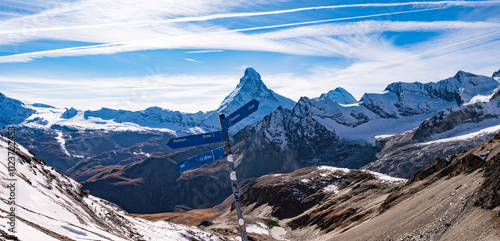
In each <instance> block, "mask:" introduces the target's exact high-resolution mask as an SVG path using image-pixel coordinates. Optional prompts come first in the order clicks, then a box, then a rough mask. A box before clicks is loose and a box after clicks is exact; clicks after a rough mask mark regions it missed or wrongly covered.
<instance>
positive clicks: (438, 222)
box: [322, 134, 500, 240]
mask: <svg viewBox="0 0 500 241" xmlns="http://www.w3.org/2000/svg"><path fill="white" fill-rule="evenodd" d="M499 153H500V134H497V135H496V136H494V137H493V138H492V139H490V140H489V141H487V142H486V143H484V144H482V145H479V146H477V147H475V148H473V149H470V150H468V151H464V152H463V153H461V154H458V155H456V156H450V157H446V158H440V159H438V160H436V161H435V162H434V163H433V164H431V165H430V166H428V167H426V168H425V169H423V170H421V171H420V172H418V173H417V174H415V175H414V176H413V177H412V178H411V179H410V180H409V181H408V183H406V185H405V186H403V187H400V188H398V189H397V190H395V191H394V192H392V193H391V194H390V196H389V197H388V198H387V199H386V200H385V201H384V203H383V204H382V205H381V206H380V211H381V214H379V215H378V216H376V217H374V218H372V219H370V220H368V221H367V222H365V223H363V224H360V225H358V226H356V227H353V228H351V229H349V230H347V231H345V232H341V231H340V230H338V231H334V232H331V233H330V234H328V235H327V236H325V237H323V238H324V240H498V239H500V231H499V230H500V222H499V221H500V219H499V218H500V194H499V191H498V190H500V186H499V185H500V179H499V178H500V175H499V174H500V172H499V167H500V154H499ZM322 240H323V239H322Z"/></svg>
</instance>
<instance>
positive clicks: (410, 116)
mask: <svg viewBox="0 0 500 241" xmlns="http://www.w3.org/2000/svg"><path fill="white" fill-rule="evenodd" d="M497 75H498V74H494V75H493V77H487V76H479V75H475V74H472V73H467V72H464V71H459V72H458V73H456V75H454V76H453V77H450V78H448V79H445V80H442V81H439V82H437V83H427V84H423V83H419V82H415V83H401V82H400V83H393V84H390V85H388V86H387V88H386V89H385V90H384V92H383V93H379V94H374V93H367V94H365V95H364V96H363V97H362V98H361V99H360V100H359V101H356V100H355V99H354V98H353V97H352V95H350V94H349V93H348V92H347V91H345V90H344V89H342V88H336V89H334V90H332V91H329V92H328V93H325V94H322V95H321V96H320V97H316V98H308V97H302V98H301V99H300V100H299V101H298V102H297V103H295V102H293V101H291V100H289V99H287V98H285V97H283V96H280V95H278V94H276V93H275V92H273V91H272V90H270V89H268V88H267V87H266V86H265V84H264V83H263V82H262V80H261V77H260V75H259V74H258V73H257V72H256V71H255V70H254V69H251V68H249V69H247V70H246V71H245V74H244V76H243V77H242V78H241V79H240V82H239V84H238V86H237V87H236V88H235V90H234V91H233V92H231V93H230V94H229V95H228V96H227V97H226V98H225V99H224V100H223V102H222V104H221V106H220V107H219V108H218V109H217V110H214V111H210V112H199V113H181V112H177V111H171V110H165V109H161V108H158V107H151V108H148V109H146V110H143V111H126V110H112V109H106V108H103V109H101V110H98V111H81V110H77V109H74V108H69V109H57V108H54V107H50V106H46V105H43V104H24V103H22V102H21V101H17V100H13V99H10V98H8V97H5V96H4V95H2V96H1V98H0V100H1V101H0V107H1V108H2V109H3V110H6V111H5V112H2V115H1V116H0V120H1V121H2V126H6V125H9V124H17V125H19V126H20V127H21V128H20V131H19V134H18V136H19V142H20V143H22V144H23V145H25V146H27V147H29V148H30V149H32V150H33V151H34V153H36V154H37V156H38V157H40V158H43V159H45V160H49V161H50V163H49V164H50V165H53V166H54V167H56V168H57V169H59V170H60V171H62V172H65V173H66V174H67V175H69V176H70V177H73V178H75V179H76V180H78V181H81V182H83V184H84V186H85V187H86V188H89V189H90V190H91V191H92V193H93V194H95V195H97V196H100V197H103V198H106V199H108V200H110V201H113V202H116V203H117V204H119V205H120V206H121V207H123V208H124V209H125V210H127V211H131V212H136V213H152V212H162V211H172V210H186V209H192V208H204V207H211V206H214V205H216V204H218V203H220V202H222V201H223V200H224V199H225V198H226V197H227V196H229V195H230V189H228V188H226V186H228V185H229V184H228V179H227V177H228V174H227V171H226V166H225V163H223V161H217V162H214V163H211V164H208V165H206V166H204V167H202V168H198V169H195V170H191V171H188V172H185V173H183V174H180V173H177V172H176V171H175V170H174V169H173V166H175V163H176V162H178V161H180V160H182V159H184V158H187V157H189V156H193V155H196V154H199V153H200V152H202V151H206V150H208V149H209V148H212V147H216V146H217V145H216V144H214V145H212V146H207V147H197V148H193V149H186V150H181V151H179V152H175V153H173V150H172V149H170V148H168V147H167V146H166V143H167V142H168V140H169V139H170V138H172V137H175V136H179V135H186V134H190V133H200V132H205V131H211V130H215V129H218V128H219V124H218V114H219V113H226V114H227V113H231V112H232V111H234V110H235V109H237V108H238V107H240V106H241V105H243V104H245V103H246V102H248V101H249V100H251V99H253V98H256V99H257V100H259V101H260V102H261V105H260V107H259V111H258V112H256V113H254V114H252V115H251V116H250V117H248V118H247V119H245V120H244V121H242V122H240V123H239V125H238V126H236V129H235V130H234V131H233V132H232V133H231V134H233V144H234V145H233V146H234V148H233V150H234V152H235V156H236V168H237V172H238V174H239V177H240V178H241V180H242V182H243V183H248V182H250V181H252V180H254V179H255V178H258V177H260V176H262V175H266V174H270V173H288V172H292V171H295V170H298V169H300V168H303V167H309V166H317V165H328V166H335V167H346V168H352V169H359V168H362V169H370V170H374V171H378V172H381V173H385V174H389V175H391V176H395V177H403V178H409V177H411V176H412V175H413V174H414V173H416V172H418V171H419V170H420V169H422V168H423V167H425V166H427V165H428V164H430V163H432V162H433V161H434V160H435V159H436V158H438V157H442V156H448V155H453V154H457V153H460V152H461V151H463V150H465V149H468V148H471V147H473V146H475V145H477V144H478V143H480V142H482V141H485V140H487V138H489V137H491V136H493V135H494V134H495V133H496V132H498V130H500V121H499V120H498V117H499V113H498V105H499V103H500V100H499V99H498V98H495V96H498V95H495V93H496V92H497V90H498V86H499V78H500V77H498V76H497ZM4 113H8V114H4ZM168 193H176V195H168ZM130 194H132V195H133V196H134V197H136V198H126V197H125V196H123V195H128V196H127V197H129V196H130ZM193 197H196V198H193Z"/></svg>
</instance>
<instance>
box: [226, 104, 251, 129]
mask: <svg viewBox="0 0 500 241" xmlns="http://www.w3.org/2000/svg"><path fill="white" fill-rule="evenodd" d="M258 108H259V101H257V100H256V99H253V100H251V101H250V102H248V103H247V104H245V105H244V106H242V107H241V108H239V109H237V110H236V111H235V112H233V113H231V114H230V115H229V116H227V117H226V118H224V120H222V128H223V129H228V128H229V127H231V126H233V125H234V124H236V123H238V122H239V121H240V120H242V119H243V118H245V117H247V116H249V115H250V114H252V113H254V112H255V111H256V110H257V109H258Z"/></svg>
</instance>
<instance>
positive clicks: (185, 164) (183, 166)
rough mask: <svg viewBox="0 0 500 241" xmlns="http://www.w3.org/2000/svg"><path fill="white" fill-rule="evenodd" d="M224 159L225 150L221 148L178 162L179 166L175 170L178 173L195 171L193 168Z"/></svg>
mask: <svg viewBox="0 0 500 241" xmlns="http://www.w3.org/2000/svg"><path fill="white" fill-rule="evenodd" d="M224 157H225V155H224V148H223V147H220V148H217V149H214V150H211V151H208V152H205V153H203V154H201V155H198V156H194V157H191V158H188V159H186V160H184V161H180V162H178V163H177V165H175V170H177V171H178V172H185V171H187V170H190V169H193V168H197V167H201V166H203V165H205V164H207V163H210V162H213V161H217V160H219V159H222V158H224Z"/></svg>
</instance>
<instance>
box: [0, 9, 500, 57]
mask: <svg viewBox="0 0 500 241" xmlns="http://www.w3.org/2000/svg"><path fill="white" fill-rule="evenodd" d="M208 2H209V3H208ZM243 3H245V2H244V1H231V2H230V3H229V2H228V1H223V0H219V1H201V0H195V1H188V2H187V1H186V2H184V1H183V2H182V3H179V2H177V1H159V0H155V1H150V2H148V4H140V1H139V0H135V1H129V2H127V3H122V2H119V1H110V2H108V3H107V4H108V5H109V6H108V5H106V10H104V9H102V8H103V4H102V2H100V1H97V0H91V1H82V2H76V3H71V4H70V3H59V5H56V6H54V7H53V8H51V9H49V10H46V11H42V12H40V13H37V14H34V15H30V16H25V17H21V18H12V19H9V20H6V21H0V35H2V36H4V37H3V38H0V45H2V44H3V45H5V44H13V43H20V42H23V41H29V40H36V39H61V40H68V41H79V42H93V43H96V44H95V45H89V46H80V47H74V48H63V49H54V50H48V51H39V52H31V53H23V54H17V55H10V56H2V57H1V59H0V62H4V63H5V62H27V61H31V60H33V59H36V58H43V57H62V56H81V55H98V54H113V53H118V52H128V51H141V50H154V49H175V48H193V49H204V48H206V49H211V48H212V49H213V48H220V49H221V50H223V49H230V50H244V51H245V50H250V51H272V52H279V53H288V54H303V55H316V54H318V53H321V50H320V51H313V50H311V49H310V50H309V51H303V50H297V49H292V48H290V47H289V46H288V45H289V44H288V43H289V41H288V42H283V41H276V40H277V39H280V37H279V35H280V34H282V33H283V32H277V33H272V32H271V33H269V34H268V36H267V38H266V39H260V40H256V37H258V36H254V35H252V34H251V33H250V34H248V33H243V32H248V31H253V30H264V29H266V30H270V29H275V28H283V27H294V26H300V25H311V24H320V23H325V22H333V21H341V20H353V19H362V18H368V17H376V16H387V15H396V14H407V13H415V12H420V11H433V10H439V9H443V8H449V7H452V6H462V7H475V6H494V5H500V1H438V2H431V1H428V2H406V3H405V2H402V3H368V4H347V5H333V6H318V7H306V8H296V9H286V10H277V11H260V12H240V13H233V12H224V11H228V10H230V9H231V8H232V7H235V6H241V4H243ZM396 6H411V7H414V8H416V9H411V10H406V11H392V12H381V13H375V14H369V15H360V16H351V17H344V18H332V19H324V20H316V21H303V22H295V23H286V24H278V25H266V26H256V27H249V28H243V29H227V28H225V27H221V26H217V25H208V24H207V23H206V22H205V21H208V20H214V19H221V18H236V17H248V16H263V15H276V14H283V13H293V12H301V11H312V10H318V9H337V8H367V7H396ZM137 8H139V9H137ZM99 9H102V11H100V10H99ZM221 11H222V12H224V13H217V12H221ZM204 14H208V15H204ZM136 19H141V21H136ZM193 22H201V23H196V24H195V23H193ZM407 25H411V24H407ZM413 25H415V24H413ZM365 29H366V28H365ZM360 30H361V31H362V30H363V28H361V29H360ZM299 31H300V30H295V32H299ZM330 32H331V31H330ZM238 33H240V34H238ZM241 33H243V34H241ZM273 34H274V37H271V36H272V35H273ZM289 34H290V33H289ZM354 34H360V33H359V32H358V33H354ZM276 36H278V37H276ZM261 37H262V36H261ZM214 38H217V39H218V40H217V41H215V40H214ZM270 40H273V41H270ZM238 43H239V44H238ZM269 46H272V47H269ZM320 55H322V54H320Z"/></svg>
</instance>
